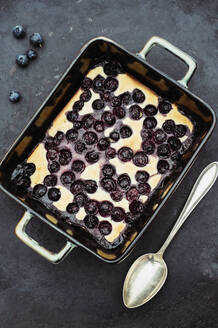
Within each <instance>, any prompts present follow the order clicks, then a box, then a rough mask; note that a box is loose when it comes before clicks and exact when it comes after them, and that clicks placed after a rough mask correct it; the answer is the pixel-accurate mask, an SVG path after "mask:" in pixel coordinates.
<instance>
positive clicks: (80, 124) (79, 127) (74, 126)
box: [73, 121, 83, 130]
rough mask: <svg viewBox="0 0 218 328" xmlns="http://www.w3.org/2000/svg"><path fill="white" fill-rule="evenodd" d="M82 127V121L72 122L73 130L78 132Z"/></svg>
mask: <svg viewBox="0 0 218 328" xmlns="http://www.w3.org/2000/svg"><path fill="white" fill-rule="evenodd" d="M82 126H83V123H82V121H74V122H73V128H74V129H75V130H79V129H81V128H82Z"/></svg>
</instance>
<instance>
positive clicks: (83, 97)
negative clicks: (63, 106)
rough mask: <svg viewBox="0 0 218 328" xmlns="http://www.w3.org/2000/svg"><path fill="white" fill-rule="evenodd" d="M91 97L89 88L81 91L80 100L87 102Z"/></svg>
mask: <svg viewBox="0 0 218 328" xmlns="http://www.w3.org/2000/svg"><path fill="white" fill-rule="evenodd" d="M91 98H92V93H91V91H90V90H85V91H84V92H83V93H81V95H80V100H82V101H83V102H87V101H89V100H90V99H91Z"/></svg>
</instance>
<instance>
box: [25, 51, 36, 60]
mask: <svg viewBox="0 0 218 328" xmlns="http://www.w3.org/2000/svg"><path fill="white" fill-rule="evenodd" d="M26 55H27V57H28V58H29V60H34V59H36V58H37V57H38V53H37V52H36V50H33V49H29V50H27V52H26Z"/></svg>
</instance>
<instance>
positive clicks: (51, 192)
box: [48, 188, 61, 202]
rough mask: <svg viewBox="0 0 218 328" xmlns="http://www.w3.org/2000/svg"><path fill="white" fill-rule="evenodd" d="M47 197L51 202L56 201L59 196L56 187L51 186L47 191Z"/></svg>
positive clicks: (59, 193)
mask: <svg viewBox="0 0 218 328" xmlns="http://www.w3.org/2000/svg"><path fill="white" fill-rule="evenodd" d="M48 198H49V199H50V200H52V201H53V202H57V201H58V200H59V199H60V198H61V192H60V190H59V189H58V188H51V189H49V191H48Z"/></svg>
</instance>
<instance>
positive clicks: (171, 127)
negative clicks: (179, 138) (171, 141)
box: [162, 120, 176, 134]
mask: <svg viewBox="0 0 218 328" xmlns="http://www.w3.org/2000/svg"><path fill="white" fill-rule="evenodd" d="M175 127H176V125H175V122H174V121H173V120H166V121H165V122H164V124H163V126H162V128H163V130H164V131H165V132H166V133H167V134H172V133H173V132H174V131H175Z"/></svg>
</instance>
